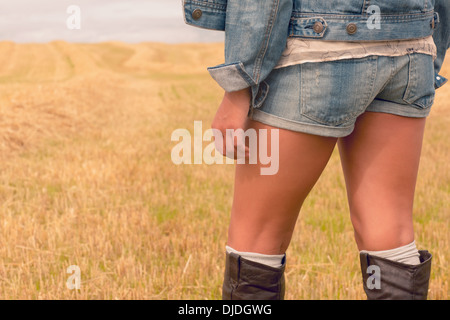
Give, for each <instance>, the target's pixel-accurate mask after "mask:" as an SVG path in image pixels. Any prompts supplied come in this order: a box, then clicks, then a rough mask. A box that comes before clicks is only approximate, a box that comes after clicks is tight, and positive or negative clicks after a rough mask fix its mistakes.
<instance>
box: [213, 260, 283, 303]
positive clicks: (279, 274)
mask: <svg viewBox="0 0 450 320" xmlns="http://www.w3.org/2000/svg"><path fill="white" fill-rule="evenodd" d="M285 266H286V256H285V257H284V258H283V261H282V266H281V268H273V267H270V266H267V265H264V264H260V263H257V262H254V261H250V260H247V259H245V258H242V257H241V256H240V255H238V254H236V253H233V252H231V253H228V252H227V255H226V264H225V278H224V281H223V288H222V299H223V300H283V299H284V290H285V284H284V269H285Z"/></svg>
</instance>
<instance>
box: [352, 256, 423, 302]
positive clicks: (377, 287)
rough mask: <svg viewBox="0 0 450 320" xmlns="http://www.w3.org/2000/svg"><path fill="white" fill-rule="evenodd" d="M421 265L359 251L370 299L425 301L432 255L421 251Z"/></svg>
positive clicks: (364, 280) (364, 284)
mask: <svg viewBox="0 0 450 320" xmlns="http://www.w3.org/2000/svg"><path fill="white" fill-rule="evenodd" d="M419 255H420V257H419V258H420V264H418V265H409V264H404V263H400V262H396V261H391V260H388V259H384V258H380V257H377V256H373V255H369V254H367V253H360V256H359V257H360V262H361V271H362V275H363V286H364V291H365V292H366V295H367V299H368V300H426V299H427V295H428V284H429V280H430V271H431V258H432V256H431V254H430V253H429V252H428V251H426V250H419Z"/></svg>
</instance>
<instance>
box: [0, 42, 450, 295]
mask: <svg viewBox="0 0 450 320" xmlns="http://www.w3.org/2000/svg"><path fill="white" fill-rule="evenodd" d="M222 56H223V46H222V45H221V44H184V45H166V44H157V43H142V44H125V43H119V42H110V43H99V44H70V43H66V42H51V43H47V44H15V43H12V42H1V43H0V299H220V296H221V283H222V277H223V263H224V247H225V242H226V234H227V225H228V221H229V211H230V208H231V200H232V191H233V177H234V165H207V164H201V165H179V166H177V165H175V164H173V162H172V161H171V149H172V148H173V146H174V145H175V144H176V143H175V142H172V141H171V134H172V132H173V131H174V130H175V129H178V128H185V129H188V130H190V131H191V132H192V131H193V125H194V121H197V120H198V121H202V122H203V130H206V129H207V128H208V126H209V125H210V123H211V121H212V119H213V116H214V113H215V111H216V109H217V106H218V103H219V102H220V99H221V96H222V91H221V89H220V88H219V87H218V86H217V85H216V84H215V82H214V81H213V80H212V79H211V78H210V76H209V74H208V73H207V71H206V66H213V65H216V64H219V63H221V62H222V59H223V58H222ZM444 69H445V70H444V72H443V74H444V75H447V76H450V64H449V63H447V64H446V65H445V68H444ZM449 103H450V84H448V85H446V86H444V87H443V88H442V89H440V90H438V91H437V97H436V103H435V105H434V106H433V111H432V112H431V115H430V117H429V120H428V124H427V129H426V137H425V143H424V149H423V157H422V160H421V167H420V173H419V181H418V185H417V193H416V203H415V212H414V217H415V218H414V219H415V224H414V227H415V232H416V243H417V244H418V247H419V248H423V249H428V250H429V251H430V252H431V253H432V254H433V256H434V258H433V268H432V275H431V282H430V292H429V299H448V297H449V280H448V275H449V270H448V265H447V262H449V261H450V255H449V251H450V250H449V249H450V246H449V229H448V221H449V218H450V210H449V207H450V205H449V204H450V201H449V200H450V168H449V167H450V162H449V149H450V147H449V141H450V138H449V133H450V130H449V123H450V112H449ZM287 255H288V265H287V269H286V283H287V292H286V299H364V298H365V296H364V292H363V289H362V284H361V275H360V270H359V260H358V259H359V258H358V251H357V248H356V245H355V243H354V240H353V230H352V226H351V223H350V219H349V214H348V207H347V202H346V195H345V185H344V179H343V176H342V172H341V169H340V163H339V157H338V154H337V152H335V153H334V154H333V157H332V159H331V161H330V163H329V165H328V167H327V168H326V170H325V172H324V174H323V175H322V177H321V178H320V180H319V182H318V183H317V185H316V186H315V188H314V189H313V191H312V193H311V194H310V196H309V197H308V199H307V200H306V202H305V204H304V207H303V209H302V212H301V213H300V217H299V219H298V222H297V226H296V229H295V233H294V237H293V240H292V243H291V246H290V248H289V250H288V252H287ZM73 265H75V266H78V268H79V270H80V272H81V288H80V289H78V290H76V289H75V290H71V289H69V288H68V287H67V285H66V284H67V280H68V279H69V277H70V274H69V273H67V269H68V268H69V267H70V266H73Z"/></svg>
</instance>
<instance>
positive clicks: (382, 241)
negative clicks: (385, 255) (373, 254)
mask: <svg viewBox="0 0 450 320" xmlns="http://www.w3.org/2000/svg"><path fill="white" fill-rule="evenodd" d="M352 223H353V228H354V233H355V240H356V243H357V245H358V249H359V250H373V251H377V250H388V249H392V248H397V247H400V246H403V245H406V244H408V243H411V242H412V241H413V240H414V230H413V225H412V220H410V219H403V220H402V219H398V220H396V219H384V220H383V219H381V220H377V219H365V220H361V219H355V218H352Z"/></svg>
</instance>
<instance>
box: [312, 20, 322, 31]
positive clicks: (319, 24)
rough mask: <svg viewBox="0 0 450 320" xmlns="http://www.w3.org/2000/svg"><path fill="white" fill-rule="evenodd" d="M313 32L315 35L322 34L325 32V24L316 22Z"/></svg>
mask: <svg viewBox="0 0 450 320" xmlns="http://www.w3.org/2000/svg"><path fill="white" fill-rule="evenodd" d="M313 30H314V32H315V33H321V32H322V31H323V23H322V22H320V21H316V23H314V26H313Z"/></svg>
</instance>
